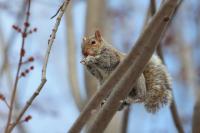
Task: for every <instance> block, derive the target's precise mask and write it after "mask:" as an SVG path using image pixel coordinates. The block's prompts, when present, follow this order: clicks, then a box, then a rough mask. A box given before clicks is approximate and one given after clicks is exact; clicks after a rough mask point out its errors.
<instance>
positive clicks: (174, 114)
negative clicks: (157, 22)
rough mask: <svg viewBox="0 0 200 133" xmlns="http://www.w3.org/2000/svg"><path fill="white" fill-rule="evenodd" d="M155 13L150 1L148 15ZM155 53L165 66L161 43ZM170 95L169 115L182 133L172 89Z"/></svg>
mask: <svg viewBox="0 0 200 133" xmlns="http://www.w3.org/2000/svg"><path fill="white" fill-rule="evenodd" d="M162 4H164V0H163V1H162ZM162 4H161V6H162ZM155 13H156V2H155V0H151V1H150V13H149V14H150V16H152V17H153V16H154V14H155ZM156 52H157V54H158V56H159V57H160V58H161V60H162V62H163V63H164V64H165V61H164V58H163V53H162V41H161V42H160V44H159V45H158V47H157V51H156ZM171 89H172V88H171ZM172 95H173V99H172V103H171V105H170V111H171V114H172V118H173V120H174V124H175V126H176V129H177V131H178V132H179V133H184V129H183V126H182V124H181V119H180V117H179V114H178V111H177V107H176V102H175V97H174V94H173V89H172Z"/></svg>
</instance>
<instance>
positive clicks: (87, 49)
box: [82, 30, 103, 57]
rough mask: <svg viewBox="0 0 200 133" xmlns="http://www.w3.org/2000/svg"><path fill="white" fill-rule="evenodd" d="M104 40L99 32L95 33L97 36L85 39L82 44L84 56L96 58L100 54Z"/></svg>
mask: <svg viewBox="0 0 200 133" xmlns="http://www.w3.org/2000/svg"><path fill="white" fill-rule="evenodd" d="M102 42H103V39H102V36H101V33H100V31H99V30H96V31H95V34H94V35H93V36H90V37H84V38H83V42H82V54H83V55H84V56H85V57H87V56H88V55H90V56H95V55H97V54H98V53H99V51H100V47H101V46H102V45H103V43H102Z"/></svg>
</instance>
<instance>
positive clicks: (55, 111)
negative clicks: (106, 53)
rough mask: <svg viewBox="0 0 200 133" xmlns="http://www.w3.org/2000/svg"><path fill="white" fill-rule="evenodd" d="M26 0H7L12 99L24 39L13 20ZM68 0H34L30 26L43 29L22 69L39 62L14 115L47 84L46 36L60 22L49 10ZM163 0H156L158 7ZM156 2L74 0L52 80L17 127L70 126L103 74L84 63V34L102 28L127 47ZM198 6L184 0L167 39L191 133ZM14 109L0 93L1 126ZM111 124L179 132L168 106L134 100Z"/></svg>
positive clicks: (1, 62)
mask: <svg viewBox="0 0 200 133" xmlns="http://www.w3.org/2000/svg"><path fill="white" fill-rule="evenodd" d="M25 1H26V0H0V93H1V94H3V95H4V96H5V97H6V99H7V100H8V101H9V100H10V96H11V91H12V87H13V81H14V77H15V74H16V68H17V63H18V58H19V51H20V47H21V41H22V39H21V35H20V34H19V33H18V32H16V31H15V30H14V29H13V28H12V26H13V25H17V26H19V27H23V23H24V18H25V9H26V2H25ZM62 2H63V1H62V0H57V1H49V0H32V1H31V11H30V27H31V28H37V32H34V33H32V34H30V35H29V36H28V37H27V39H26V44H25V49H26V57H27V58H28V57H31V56H32V57H34V62H32V63H31V64H26V65H24V66H23V67H22V71H23V70H26V68H28V67H29V66H32V65H33V66H34V70H33V71H31V72H30V73H29V74H27V75H26V76H25V77H22V78H20V81H19V84H18V90H17V97H16V101H15V111H14V114H15V115H17V114H18V112H19V111H20V110H21V109H22V107H23V106H24V105H25V103H26V101H27V99H29V97H30V96H31V95H32V94H33V92H34V91H35V90H36V88H37V86H38V85H39V84H40V81H41V69H42V64H43V62H44V54H45V51H46V48H47V41H48V38H49V35H50V33H51V30H52V27H53V25H54V23H55V18H54V19H50V18H51V17H52V16H53V15H54V14H55V13H56V11H57V10H58V8H59V7H60V6H61V4H62ZM161 2H162V0H156V6H157V9H159V8H160V4H161ZM149 5H150V0H140V1H139V0H138V1H136V0H87V1H86V0H72V1H71V3H70V5H69V7H68V9H67V11H66V14H65V16H64V18H63V19H62V22H61V24H60V26H59V30H58V33H57V36H56V40H55V43H54V45H53V48H52V51H51V54H50V60H49V64H48V68H47V83H46V84H45V86H44V88H43V90H42V91H41V93H40V95H39V96H38V97H37V98H36V100H35V101H34V103H33V105H32V106H31V107H30V108H29V110H28V111H27V112H26V114H25V116H26V115H31V116H32V119H31V120H30V121H29V122H27V123H22V124H19V125H18V126H17V128H15V130H14V133H43V132H48V133H64V132H66V131H67V130H68V129H69V128H70V127H71V125H72V124H73V122H74V121H75V120H76V118H77V117H78V115H79V113H80V111H81V110H82V108H83V107H84V105H85V104H86V102H87V101H88V99H89V98H90V97H91V95H92V94H93V93H94V92H95V91H96V85H97V84H96V80H95V79H94V78H93V77H91V75H89V74H88V73H87V71H85V70H84V68H83V66H82V65H81V64H80V60H81V59H82V58H83V57H82V55H81V41H82V38H83V36H84V35H91V34H93V33H94V31H95V30H96V29H99V30H100V31H101V32H102V34H103V36H104V38H105V40H107V41H108V42H110V43H111V44H112V45H114V46H115V47H116V48H117V49H119V50H120V51H122V52H125V53H128V52H129V50H130V48H131V47H133V45H134V43H135V42H136V41H137V39H138V37H139V35H140V33H141V31H142V30H143V28H144V26H145V25H146V21H147V17H148V10H149V7H150V6H149ZM199 14H200V1H199V0H190V1H184V2H183V3H182V4H181V7H180V8H179V10H178V11H177V13H176V16H175V18H174V19H173V21H172V22H171V25H170V27H169V28H168V30H167V32H166V34H165V36H164V37H163V39H162V41H161V45H162V50H163V54H164V59H165V62H166V66H167V68H168V70H169V72H170V74H171V75H172V78H173V92H174V99H175V101H176V104H177V109H178V113H179V115H180V119H181V122H182V124H183V127H184V130H185V132H186V133H189V132H192V123H193V121H195V119H197V120H198V118H199V115H200V113H198V112H197V111H200V109H199V108H200V98H199V97H200V90H199V89H200V88H199V86H200V61H199V58H200V45H199V44H200V15H199ZM7 115H8V108H7V107H6V105H5V104H4V103H3V102H1V101H0V132H3V131H4V127H5V124H6V121H7ZM193 115H194V116H193ZM193 117H194V119H193ZM126 118H128V119H126ZM124 123H127V125H126V124H124ZM124 126H125V128H124ZM194 126H195V124H194V125H193V127H194ZM196 126H198V125H196ZM122 129H123V131H122ZM199 131H200V130H199ZM105 132H106V133H123V132H127V133H133V132H136V133H176V132H177V130H176V128H175V125H174V123H173V119H172V116H171V113H170V109H169V107H164V108H162V109H161V110H160V111H159V112H158V113H156V114H149V113H147V112H146V111H145V109H144V107H143V105H142V104H135V105H132V106H130V107H129V108H128V109H126V111H125V112H124V111H121V112H118V113H117V114H116V115H115V117H114V118H113V120H112V121H111V123H110V125H109V126H108V128H107V130H106V131H105Z"/></svg>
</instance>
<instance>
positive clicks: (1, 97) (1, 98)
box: [0, 93, 6, 101]
mask: <svg viewBox="0 0 200 133" xmlns="http://www.w3.org/2000/svg"><path fill="white" fill-rule="evenodd" d="M5 99H6V98H5V96H4V95H3V94H1V93H0V100H2V101H4V100H5Z"/></svg>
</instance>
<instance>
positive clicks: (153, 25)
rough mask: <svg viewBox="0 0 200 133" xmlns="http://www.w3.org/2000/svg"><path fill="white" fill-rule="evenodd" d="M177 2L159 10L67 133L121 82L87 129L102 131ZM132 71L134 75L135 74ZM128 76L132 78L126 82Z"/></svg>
mask: <svg viewBox="0 0 200 133" xmlns="http://www.w3.org/2000/svg"><path fill="white" fill-rule="evenodd" d="M180 1H181V0H168V1H167V2H166V3H165V4H164V5H163V7H162V8H161V10H160V11H159V12H158V13H157V14H156V15H155V16H154V17H153V19H152V21H151V22H150V23H149V24H148V26H147V27H146V28H145V30H144V32H143V33H142V35H141V36H140V38H139V40H138V41H137V43H136V45H135V47H134V48H133V49H132V50H131V52H130V53H129V54H128V56H127V57H126V58H125V59H124V61H123V63H122V64H120V65H119V67H117V69H116V70H115V71H114V72H113V73H112V74H111V76H110V78H109V79H108V80H107V81H106V82H105V83H104V84H103V86H102V87H101V89H99V91H98V92H96V94H95V95H94V96H93V97H92V98H91V100H90V101H89V103H88V104H87V105H86V107H85V108H84V110H83V111H82V113H81V114H80V116H79V117H78V119H77V120H76V121H75V123H74V125H73V126H72V127H71V129H70V130H69V133H78V132H80V130H81V129H82V128H83V126H84V124H85V123H86V122H87V120H88V119H89V118H90V117H91V116H92V112H93V111H94V110H95V109H96V108H97V107H98V105H99V104H100V103H101V101H102V100H103V99H104V98H105V97H106V96H107V95H108V94H109V93H110V92H111V90H112V88H113V87H114V85H116V84H117V83H118V82H119V81H120V80H121V83H120V84H118V85H117V86H116V87H115V88H114V92H113V93H112V94H111V95H110V97H109V100H108V102H106V104H105V105H104V107H103V108H102V110H100V113H99V115H98V117H97V119H96V121H95V122H94V124H93V126H92V127H91V129H90V132H96V133H97V132H98V133H100V132H103V130H104V129H105V127H106V125H107V124H108V123H109V121H110V119H111V118H112V116H113V115H114V113H115V112H116V110H117V109H118V106H119V104H120V100H122V99H124V98H125V97H126V96H127V95H128V93H129V90H130V89H131V88H130V87H131V86H132V85H133V82H134V81H135V80H136V79H137V76H139V74H140V73H141V72H142V69H141V68H144V66H145V63H147V61H148V59H150V56H151V55H152V53H153V51H154V49H155V47H156V45H157V43H158V42H159V40H160V37H161V35H162V34H163V31H165V29H166V27H167V26H168V22H169V20H171V19H172V14H173V13H174V10H175V8H177V5H178V3H179V2H180ZM152 33H154V34H152ZM147 51H148V52H147ZM142 52H145V53H146V54H143V53H142ZM136 58H137V60H136ZM139 61H141V62H139ZM129 67H130V69H129V70H128V72H126V71H127V69H128V68H129ZM134 68H135V69H134ZM136 68H137V69H136ZM138 68H139V70H138ZM125 72H126V76H125V77H123V79H122V78H121V77H122V76H123V75H124V73H125ZM132 72H134V74H133V73H132ZM130 74H132V75H131V78H130V79H129V76H130ZM125 79H127V80H125ZM126 82H127V83H126ZM127 84H130V86H129V87H128V85H127ZM118 88H119V90H118ZM116 97H118V98H116ZM102 121H103V122H102Z"/></svg>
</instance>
